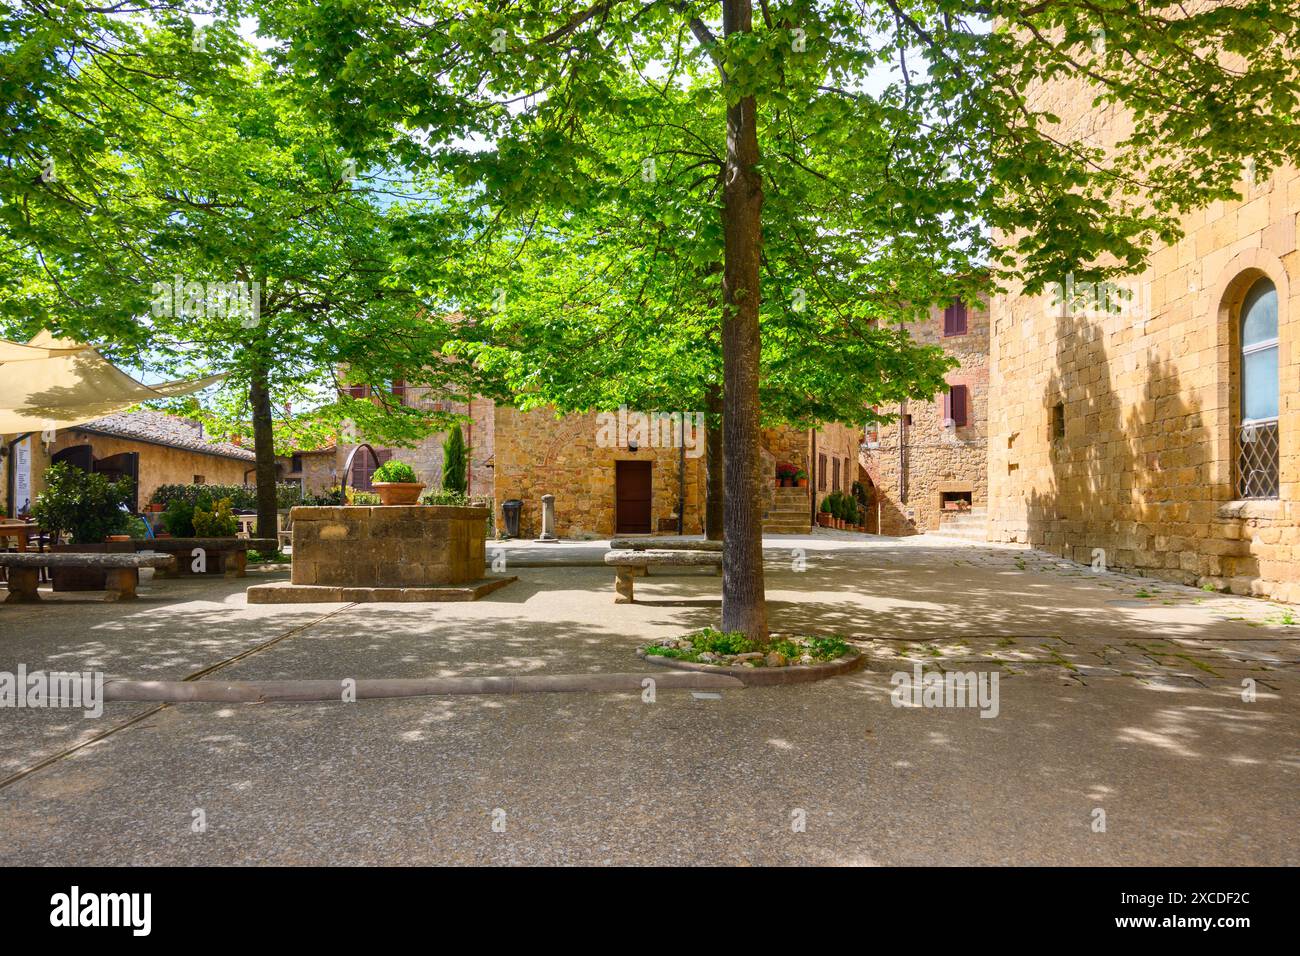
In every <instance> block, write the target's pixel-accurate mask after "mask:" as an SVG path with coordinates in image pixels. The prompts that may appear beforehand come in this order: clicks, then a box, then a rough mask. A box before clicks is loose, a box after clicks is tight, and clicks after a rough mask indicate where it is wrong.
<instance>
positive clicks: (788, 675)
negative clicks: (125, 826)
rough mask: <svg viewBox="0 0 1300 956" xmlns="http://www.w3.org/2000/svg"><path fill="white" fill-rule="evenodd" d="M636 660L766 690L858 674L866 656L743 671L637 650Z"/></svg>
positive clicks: (745, 669) (741, 668) (747, 668)
mask: <svg viewBox="0 0 1300 956" xmlns="http://www.w3.org/2000/svg"><path fill="white" fill-rule="evenodd" d="M636 656H637V657H639V658H641V659H642V660H643V661H645V662H646V663H647V664H657V665H659V666H660V667H670V668H672V669H673V670H685V671H698V672H699V673H702V674H724V675H726V676H728V677H735V678H736V679H737V680H739V681H741V682H742V683H743V684H744V685H745V686H746V687H768V686H772V685H776V684H807V683H810V682H812V681H818V680H825V679H826V678H828V677H838V676H839V675H840V674H849V673H852V672H853V671H858V670H861V669H862V668H863V667H866V665H867V655H866V654H863V653H861V652H856V653H853V654H849V655H848V656H846V657H841V658H840V659H839V660H834V661H829V662H827V663H824V664H789V665H787V666H785V667H745V666H744V665H741V666H739V667H736V666H721V665H718V664H698V663H696V662H694V661H679V660H677V659H675V658H672V657H657V656H655V655H652V654H647V653H646V652H645V649H644V648H641V647H638V648H637V649H636Z"/></svg>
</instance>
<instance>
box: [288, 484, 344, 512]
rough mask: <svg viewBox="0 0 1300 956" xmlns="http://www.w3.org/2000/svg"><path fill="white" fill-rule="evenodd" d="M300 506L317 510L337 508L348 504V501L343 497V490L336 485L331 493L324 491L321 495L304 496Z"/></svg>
mask: <svg viewBox="0 0 1300 956" xmlns="http://www.w3.org/2000/svg"><path fill="white" fill-rule="evenodd" d="M298 504H300V505H310V506H312V507H315V508H337V507H338V506H339V505H345V504H347V499H346V498H344V496H343V489H342V488H340V487H339V486H338V485H335V486H334V487H333V488H331V489H330V490H329V491H323V492H321V493H320V494H319V495H312V494H307V495H303V496H302V500H301V501H299V502H298Z"/></svg>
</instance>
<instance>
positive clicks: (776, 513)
mask: <svg viewBox="0 0 1300 956" xmlns="http://www.w3.org/2000/svg"><path fill="white" fill-rule="evenodd" d="M772 491H773V495H774V497H773V499H772V503H771V504H770V505H768V507H767V510H766V511H764V513H763V533H764V534H809V533H810V532H811V531H812V520H811V519H810V518H809V517H808V514H809V512H808V507H809V505H808V489H807V488H774V489H772Z"/></svg>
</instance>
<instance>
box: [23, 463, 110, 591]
mask: <svg viewBox="0 0 1300 956" xmlns="http://www.w3.org/2000/svg"><path fill="white" fill-rule="evenodd" d="M131 492H132V488H131V479H130V478H122V479H120V480H118V481H109V479H108V478H107V477H106V476H104V475H101V474H96V473H93V472H86V471H82V470H81V469H80V468H77V467H75V466H73V465H70V464H68V463H67V462H59V463H57V464H55V465H52V466H50V467H49V468H48V469H46V472H45V490H44V491H42V492H41V493H40V494H39V495H37V496H36V501H35V502H34V503H33V504H32V516H33V517H34V518H35V519H36V521H37V522H38V523H39V524H40V526H41V527H42V528H44V529H45V530H46V531H48V532H49V533H50V534H51V535H52V536H54V537H55V538H56V539H58V540H59V542H60V543H58V544H52V545H50V550H51V551H74V552H102V551H129V550H132V548H131V545H130V541H129V540H127V541H125V542H122V541H114V542H113V543H111V544H106V543H105V540H106V539H108V538H109V537H110V536H117V535H120V534H122V533H123V532H125V531H126V530H127V527H128V523H129V520H130V515H129V514H128V513H127V512H126V510H125V508H126V503H127V501H128V500H130V497H131ZM51 579H52V581H53V583H54V589H55V590H56V591H102V590H104V588H105V587H106V586H107V572H104V571H96V570H94V569H93V568H53V569H52V574H51Z"/></svg>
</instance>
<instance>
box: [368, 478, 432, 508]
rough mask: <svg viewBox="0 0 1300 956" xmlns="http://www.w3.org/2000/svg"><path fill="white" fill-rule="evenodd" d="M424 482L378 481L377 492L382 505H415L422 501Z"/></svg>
mask: <svg viewBox="0 0 1300 956" xmlns="http://www.w3.org/2000/svg"><path fill="white" fill-rule="evenodd" d="M423 490H424V482H422V481H376V482H375V492H376V493H377V494H378V495H379V503H380V504H382V505H413V504H418V503H419V501H420V492H422V491H423Z"/></svg>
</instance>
